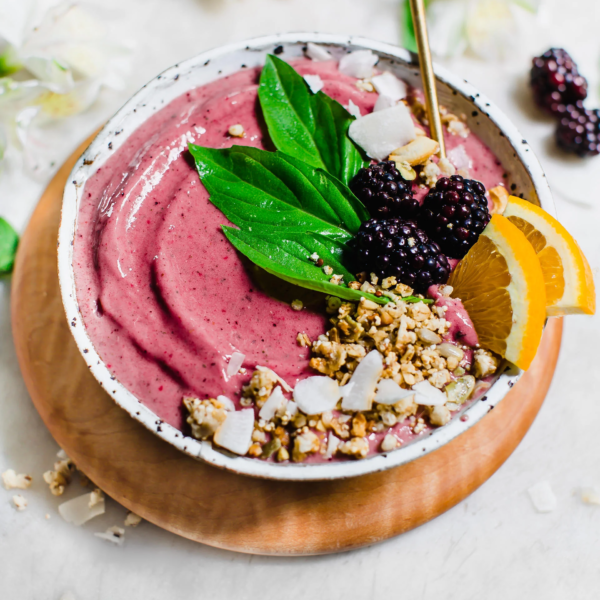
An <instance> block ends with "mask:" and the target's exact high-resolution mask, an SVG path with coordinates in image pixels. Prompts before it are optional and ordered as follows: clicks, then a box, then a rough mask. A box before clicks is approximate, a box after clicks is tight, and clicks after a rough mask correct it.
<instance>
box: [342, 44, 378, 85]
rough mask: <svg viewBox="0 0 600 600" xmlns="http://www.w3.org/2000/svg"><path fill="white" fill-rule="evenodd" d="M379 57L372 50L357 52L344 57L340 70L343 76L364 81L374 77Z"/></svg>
mask: <svg viewBox="0 0 600 600" xmlns="http://www.w3.org/2000/svg"><path fill="white" fill-rule="evenodd" d="M378 60H379V57H378V56H377V55H376V54H373V52H371V50H355V51H354V52H350V53H349V54H346V55H345V56H343V57H342V59H341V60H340V64H339V66H338V70H339V72H340V73H342V74H343V75H348V76H349V77H357V78H358V79H364V78H365V77H371V75H373V67H374V66H375V65H376V64H377V61H378Z"/></svg>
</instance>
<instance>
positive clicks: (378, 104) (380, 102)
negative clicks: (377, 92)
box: [373, 96, 398, 112]
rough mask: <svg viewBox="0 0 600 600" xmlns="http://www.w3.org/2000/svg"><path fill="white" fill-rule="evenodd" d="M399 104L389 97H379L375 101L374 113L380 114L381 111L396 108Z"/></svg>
mask: <svg viewBox="0 0 600 600" xmlns="http://www.w3.org/2000/svg"><path fill="white" fill-rule="evenodd" d="M396 104H398V102H396V100H392V99H391V98H390V97H389V96H379V98H377V100H376V101H375V106H374V107H373V112H379V111H380V110H385V109H386V108H392V106H396Z"/></svg>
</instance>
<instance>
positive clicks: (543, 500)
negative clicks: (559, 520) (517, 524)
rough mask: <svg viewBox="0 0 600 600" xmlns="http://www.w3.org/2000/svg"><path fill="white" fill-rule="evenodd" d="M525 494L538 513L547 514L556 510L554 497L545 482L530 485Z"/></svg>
mask: <svg viewBox="0 0 600 600" xmlns="http://www.w3.org/2000/svg"><path fill="white" fill-rule="evenodd" d="M527 493H528V494H529V497H530V498H531V502H532V504H533V507H534V508H535V510H537V511H538V512H539V513H547V512H552V511H553V510H556V507H557V505H558V503H557V501H556V496H555V495H554V492H553V491H552V488H551V487H550V484H549V483H548V482H547V481H541V482H540V483H536V484H535V485H532V486H531V487H530V488H529V489H528V490H527Z"/></svg>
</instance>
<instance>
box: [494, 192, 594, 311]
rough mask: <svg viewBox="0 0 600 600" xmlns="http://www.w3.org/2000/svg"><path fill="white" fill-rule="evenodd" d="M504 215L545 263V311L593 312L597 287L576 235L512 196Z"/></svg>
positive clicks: (544, 212)
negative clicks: (574, 237)
mask: <svg viewBox="0 0 600 600" xmlns="http://www.w3.org/2000/svg"><path fill="white" fill-rule="evenodd" d="M504 216H505V217H506V218H507V219H508V220H509V221H510V222H511V223H512V224H513V225H515V226H516V227H518V228H519V229H520V230H521V231H522V232H523V233H524V234H525V237H526V238H527V239H528V240H529V242H530V243H531V245H532V246H533V249H534V250H535V252H536V254H537V257H538V259H539V261H540V264H541V266H542V273H543V274H544V282H545V284H546V314H547V315H548V316H549V317H560V316H562V315H570V314H586V315H593V314H594V312H595V311H596V291H595V289H594V279H593V277H592V270H591V269H590V265H589V264H588V261H587V260H586V258H585V256H584V254H583V252H582V251H581V248H580V247H579V246H578V245H577V242H576V241H575V240H574V239H573V236H572V235H571V234H570V233H569V232H568V231H567V230H566V229H565V228H564V227H563V226H562V225H561V224H560V223H559V222H558V221H557V220H556V219H555V218H554V217H552V216H551V215H549V214H548V213H547V212H546V211H545V210H543V209H541V208H539V207H538V206H535V205H534V204H531V202H527V201H526V200H521V199H520V198H516V197H515V196H510V197H509V199H508V204H507V206H506V210H505V211H504Z"/></svg>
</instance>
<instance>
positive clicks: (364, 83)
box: [355, 79, 375, 92]
mask: <svg viewBox="0 0 600 600" xmlns="http://www.w3.org/2000/svg"><path fill="white" fill-rule="evenodd" d="M355 85H356V87H357V88H358V89H359V90H360V91H361V92H374V91H375V88H374V86H373V84H372V83H371V82H370V81H369V80H368V79H359V80H358V81H357V82H356V84H355Z"/></svg>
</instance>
